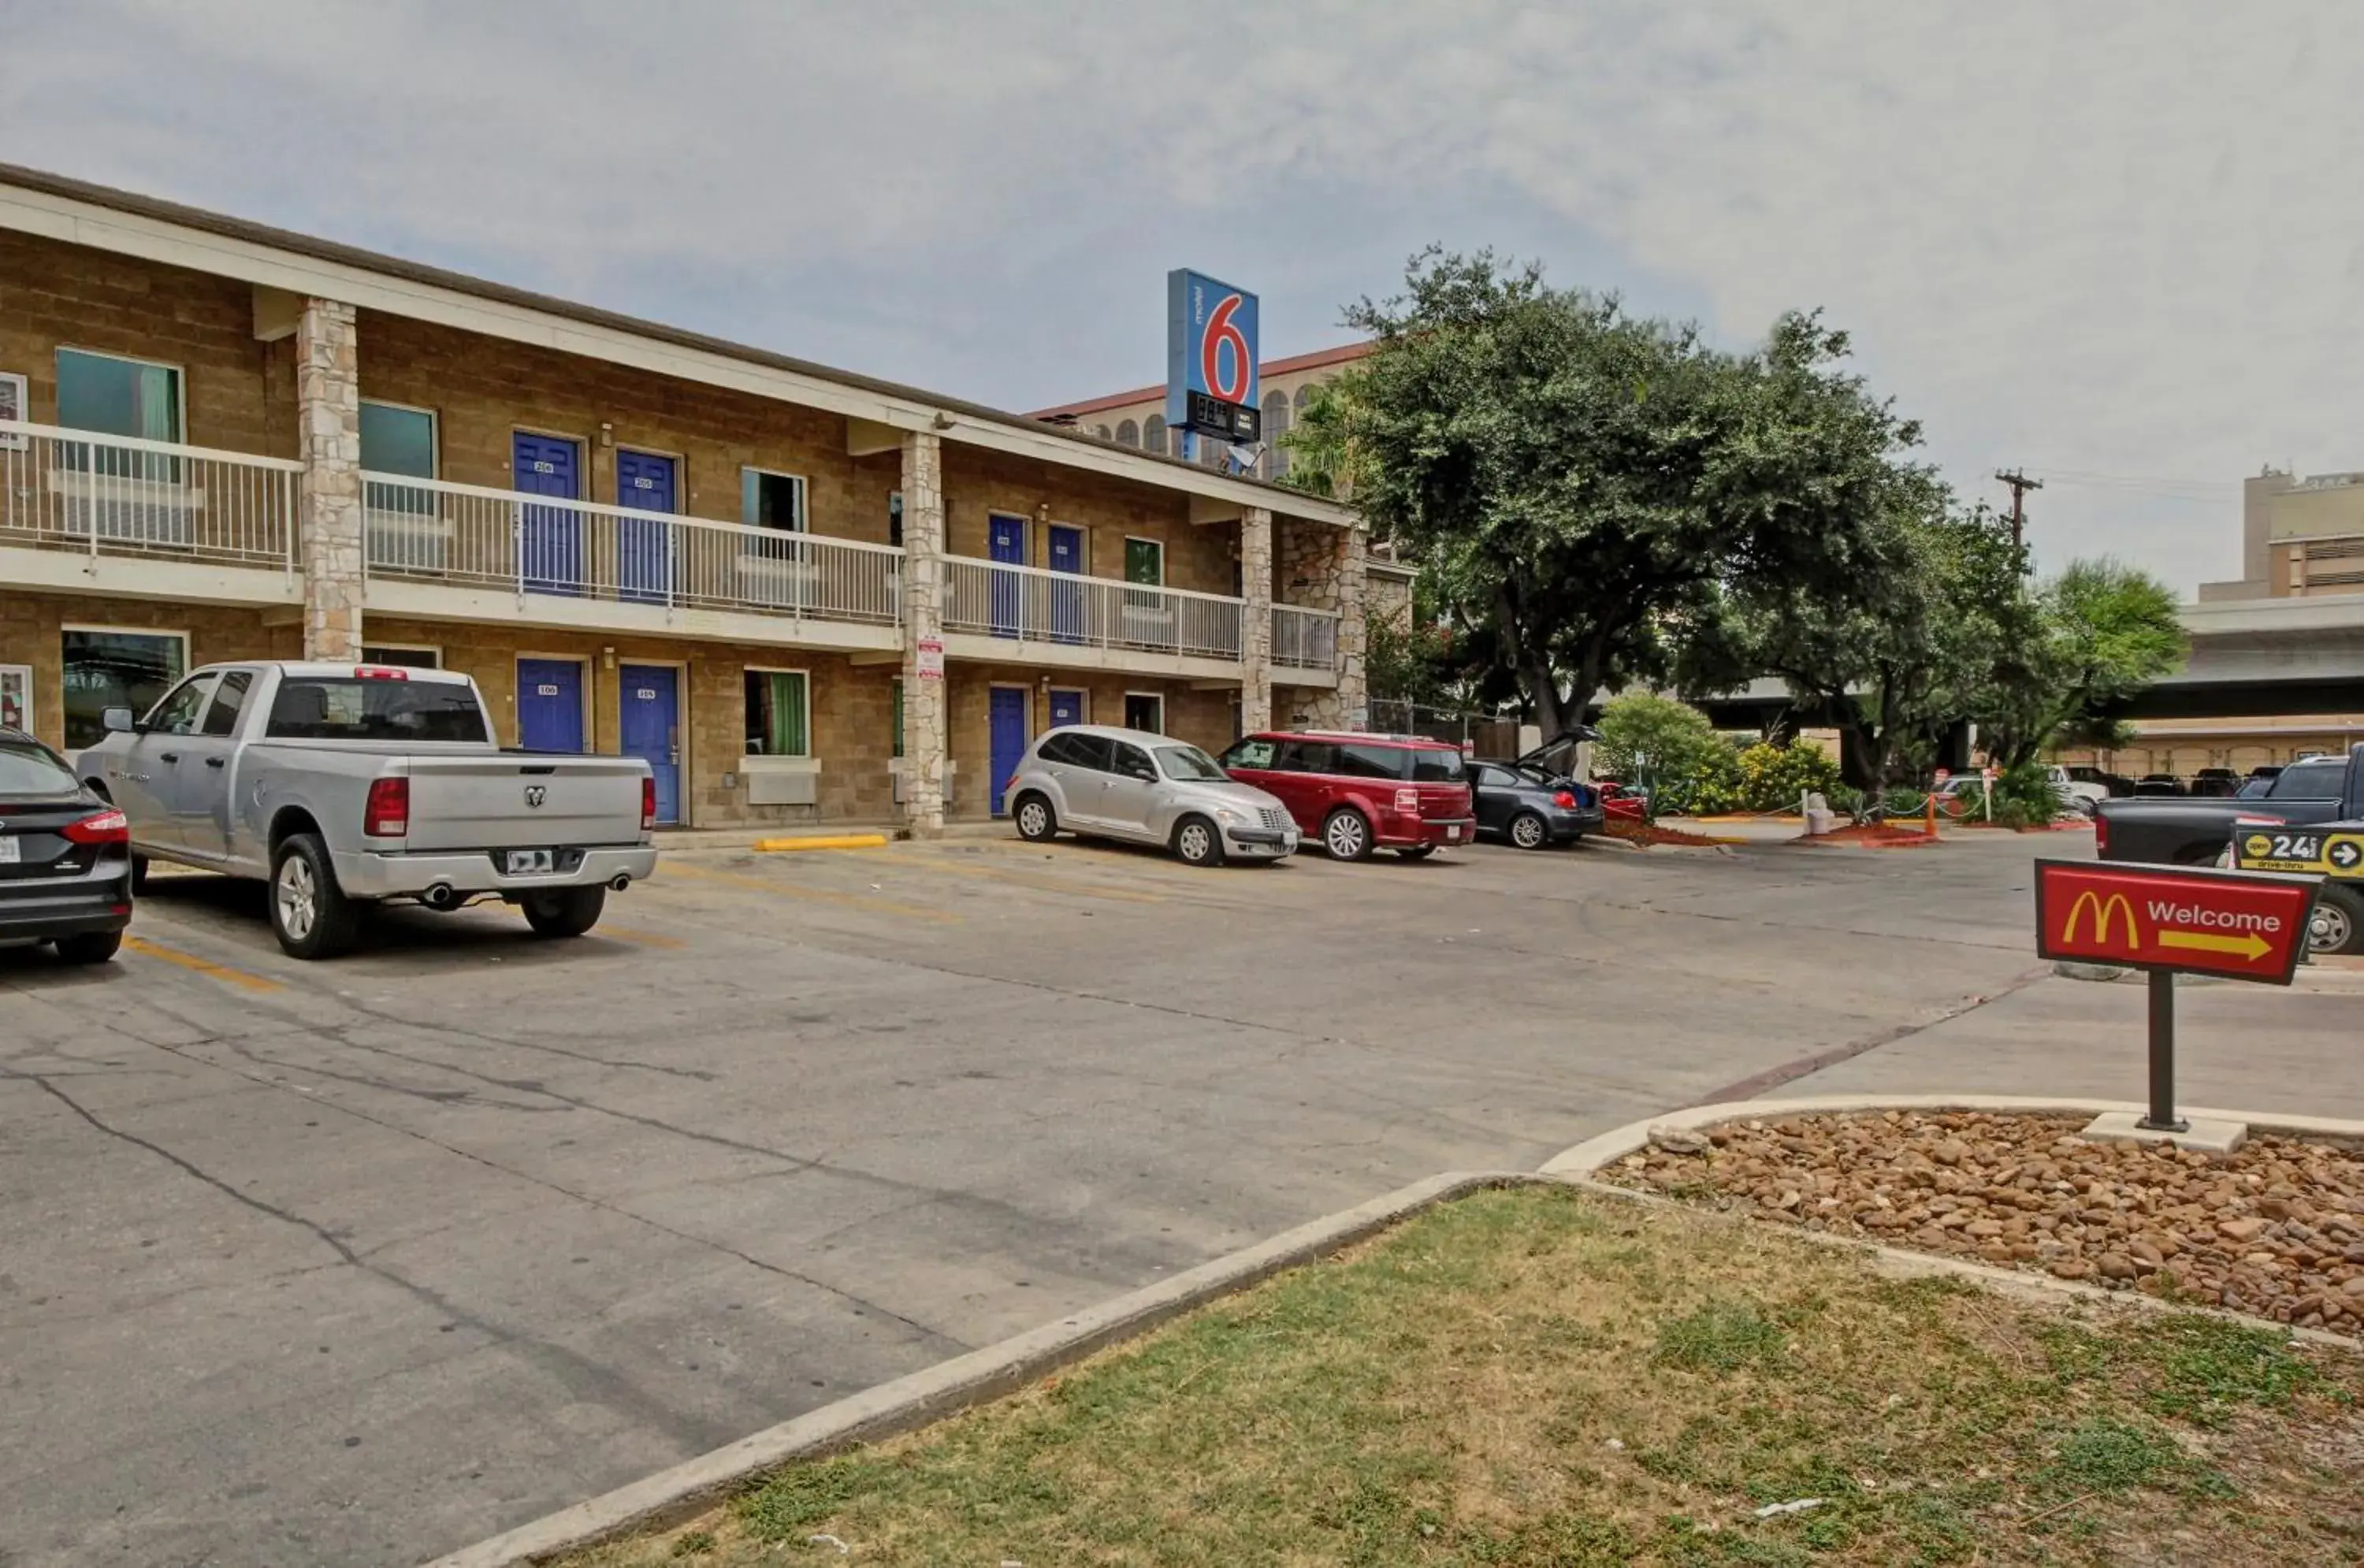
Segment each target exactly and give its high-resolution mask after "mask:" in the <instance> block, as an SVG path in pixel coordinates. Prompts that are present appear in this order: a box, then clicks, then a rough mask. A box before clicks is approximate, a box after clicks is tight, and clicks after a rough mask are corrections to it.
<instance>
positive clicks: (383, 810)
mask: <svg viewBox="0 0 2364 1568" xmlns="http://www.w3.org/2000/svg"><path fill="white" fill-rule="evenodd" d="M409 831H410V781H409V780H408V779H372V780H371V781H370V786H369V800H368V801H367V802H366V803H365V804H364V805H363V806H362V833H363V834H364V835H366V836H367V837H369V838H372V839H399V838H402V837H403V836H405V835H406V834H407V833H408V832H409Z"/></svg>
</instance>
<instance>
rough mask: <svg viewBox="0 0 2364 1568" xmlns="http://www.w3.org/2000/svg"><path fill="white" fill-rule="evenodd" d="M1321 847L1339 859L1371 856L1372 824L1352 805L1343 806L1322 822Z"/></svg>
mask: <svg viewBox="0 0 2364 1568" xmlns="http://www.w3.org/2000/svg"><path fill="white" fill-rule="evenodd" d="M1321 847H1322V848H1323V849H1325V850H1327V851H1330V858H1331V859H1332V860H1338V861H1366V860H1369V859H1370V858H1371V825H1370V824H1369V823H1368V822H1366V821H1364V820H1363V814H1362V813H1361V812H1359V811H1357V810H1355V808H1354V807H1353V806H1340V807H1339V808H1338V809H1337V810H1335V811H1333V812H1332V813H1331V814H1330V816H1329V817H1328V818H1327V819H1326V820H1324V821H1323V822H1322V824H1321Z"/></svg>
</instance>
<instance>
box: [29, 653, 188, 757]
mask: <svg viewBox="0 0 2364 1568" xmlns="http://www.w3.org/2000/svg"><path fill="white" fill-rule="evenodd" d="M60 654H61V666H62V669H61V683H62V686H63V694H62V695H63V699H64V700H63V705H62V706H63V708H64V712H65V721H66V724H65V740H66V749H67V750H69V751H72V750H75V749H77V748H80V747H84V746H95V745H96V744H98V742H99V740H101V739H102V738H104V737H105V735H106V726H105V725H104V724H102V723H101V722H100V716H101V715H103V714H104V713H106V710H107V709H108V708H111V707H128V708H129V709H130V710H131V711H132V712H133V713H135V714H143V713H146V712H147V711H148V710H149V709H150V708H151V707H152V706H155V704H156V700H157V699H158V698H159V697H162V695H164V694H165V693H166V692H167V691H170V690H171V689H172V687H173V683H174V682H175V681H178V680H179V679H180V678H181V675H182V673H183V672H184V671H185V670H186V669H187V668H188V664H189V644H188V639H185V638H184V637H182V636H181V635H180V634H179V633H177V632H149V631H75V630H72V629H68V630H67V631H66V633H65V635H64V639H63V642H62V645H61V648H60Z"/></svg>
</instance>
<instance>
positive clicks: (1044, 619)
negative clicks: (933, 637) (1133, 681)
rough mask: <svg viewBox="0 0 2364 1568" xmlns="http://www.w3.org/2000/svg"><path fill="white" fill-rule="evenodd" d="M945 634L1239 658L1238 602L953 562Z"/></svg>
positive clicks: (1104, 580)
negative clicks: (958, 632)
mask: <svg viewBox="0 0 2364 1568" xmlns="http://www.w3.org/2000/svg"><path fill="white" fill-rule="evenodd" d="M944 565H945V568H946V584H945V586H946V590H947V592H946V595H945V603H944V629H946V630H947V631H963V632H975V633H979V634H982V635H985V636H988V637H1007V638H1009V639H1014V640H1017V641H1023V642H1050V643H1069V644H1073V645H1074V646H1076V647H1079V648H1123V649H1132V650H1135V651H1143V652H1150V653H1185V654H1189V655H1192V656H1194V657H1197V658H1201V659H1237V658H1238V657H1239V656H1240V615H1241V612H1242V611H1243V609H1244V608H1245V606H1243V605H1242V604H1241V602H1240V601H1239V600H1237V599H1227V598H1224V597H1222V596H1221V595H1217V594H1192V593H1188V592H1185V591H1184V590H1182V589H1179V588H1157V587H1151V586H1148V585H1146V584H1139V583H1121V582H1112V581H1110V579H1108V578H1105V577H1086V576H1083V575H1081V574H1080V573H1071V572H1045V571H1043V570H1042V569H1041V568H1039V567H1032V566H1004V565H1001V564H999V563H998V562H990V561H974V560H970V559H967V558H965V557H961V556H953V557H952V558H950V559H948V560H947V561H946V562H944Z"/></svg>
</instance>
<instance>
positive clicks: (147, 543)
mask: <svg viewBox="0 0 2364 1568" xmlns="http://www.w3.org/2000/svg"><path fill="white" fill-rule="evenodd" d="M303 472H304V465H303V464H301V463H299V462H289V461H287V460H286V459H284V458H271V457H251V456H249V455H247V454H246V453H243V452H224V451H213V450H208V449H206V448H205V447H184V446H181V445H178V444H176V443H173V442H170V441H146V440H139V439H134V438H131V437H128V436H101V435H94V434H92V433H91V432H89V431H86V430H66V429H60V428H57V427H55V426H52V425H28V424H25V423H23V422H21V421H18V420H15V419H0V545H16V546H19V547H24V546H30V547H33V548H36V549H45V550H75V551H84V552H87V553H89V554H91V555H110V556H142V557H150V558H154V559H159V560H169V561H187V562H210V563H213V564H217V565H230V566H265V567H277V568H278V569H280V570H281V571H292V570H294V568H295V565H296V531H297V530H296V500H297V485H298V484H299V482H300V480H301V476H302V474H303Z"/></svg>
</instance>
